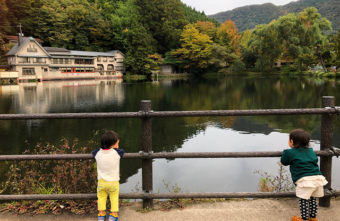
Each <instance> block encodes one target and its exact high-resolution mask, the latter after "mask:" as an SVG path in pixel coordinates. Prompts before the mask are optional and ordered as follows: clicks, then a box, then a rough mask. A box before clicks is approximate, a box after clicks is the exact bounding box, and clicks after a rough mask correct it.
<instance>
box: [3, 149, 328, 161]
mask: <svg viewBox="0 0 340 221" xmlns="http://www.w3.org/2000/svg"><path fill="white" fill-rule="evenodd" d="M315 153H316V155H317V156H334V154H333V153H332V152H331V151H315ZM281 156H282V151H262V152H188V153H153V154H150V155H147V156H143V155H141V154H139V153H126V154H124V156H123V159H161V158H258V157H281ZM86 159H93V156H92V154H38V155H34V154H31V155H0V161H14V160H16V161H22V160H86Z"/></svg>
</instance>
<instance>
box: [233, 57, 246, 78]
mask: <svg viewBox="0 0 340 221" xmlns="http://www.w3.org/2000/svg"><path fill="white" fill-rule="evenodd" d="M231 68H232V70H233V72H235V73H237V74H239V73H242V72H244V71H245V70H246V65H245V64H244V63H243V62H242V61H241V60H240V59H237V60H236V61H235V62H234V64H233V65H232V66H231Z"/></svg>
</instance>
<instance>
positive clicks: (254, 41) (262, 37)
mask: <svg viewBox="0 0 340 221" xmlns="http://www.w3.org/2000/svg"><path fill="white" fill-rule="evenodd" d="M279 37H280V36H279V33H278V32H277V22H276V21H272V22H271V23H270V24H268V25H266V24H263V25H258V26H256V28H255V29H254V30H253V32H252V34H251V36H250V40H249V42H248V44H249V45H250V47H251V48H252V49H253V50H254V52H255V53H256V54H257V56H258V59H257V61H256V66H257V67H258V68H259V69H260V70H262V71H268V72H273V67H274V64H275V62H276V60H277V59H278V58H279V57H280V55H281V53H282V51H283V47H282V44H281V42H280V39H279Z"/></svg>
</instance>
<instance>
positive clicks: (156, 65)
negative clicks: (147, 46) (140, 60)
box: [148, 53, 163, 71]
mask: <svg viewBox="0 0 340 221" xmlns="http://www.w3.org/2000/svg"><path fill="white" fill-rule="evenodd" d="M148 58H149V59H150V63H149V64H148V65H149V66H150V69H151V70H152V71H160V70H161V65H162V64H163V58H162V56H161V55H160V54H158V53H155V54H150V55H148Z"/></svg>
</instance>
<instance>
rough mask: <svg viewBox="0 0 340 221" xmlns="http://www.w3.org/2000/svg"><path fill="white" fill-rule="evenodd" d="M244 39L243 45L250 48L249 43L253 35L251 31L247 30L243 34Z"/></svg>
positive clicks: (242, 38)
mask: <svg viewBox="0 0 340 221" xmlns="http://www.w3.org/2000/svg"><path fill="white" fill-rule="evenodd" d="M241 34H242V37H241V45H242V46H243V47H245V48H248V47H249V46H248V41H249V38H250V35H251V31H250V30H249V29H248V28H247V30H245V31H244V32H242V33H241Z"/></svg>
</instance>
